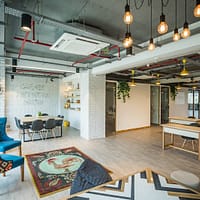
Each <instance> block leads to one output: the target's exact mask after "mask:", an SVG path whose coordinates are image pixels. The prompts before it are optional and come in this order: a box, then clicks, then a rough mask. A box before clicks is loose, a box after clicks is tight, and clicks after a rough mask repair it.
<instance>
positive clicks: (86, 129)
mask: <svg viewBox="0 0 200 200" xmlns="http://www.w3.org/2000/svg"><path fill="white" fill-rule="evenodd" d="M80 87H81V90H80V91H81V120H80V122H81V128H80V135H81V137H83V138H85V139H88V140H89V139H95V138H104V137H105V75H100V76H95V75H93V74H91V70H87V71H81V76H80Z"/></svg>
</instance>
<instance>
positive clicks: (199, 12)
mask: <svg viewBox="0 0 200 200" xmlns="http://www.w3.org/2000/svg"><path fill="white" fill-rule="evenodd" d="M194 16H195V17H200V0H196V7H195V8H194Z"/></svg>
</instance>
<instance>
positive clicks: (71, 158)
mask: <svg viewBox="0 0 200 200" xmlns="http://www.w3.org/2000/svg"><path fill="white" fill-rule="evenodd" d="M87 158H89V157H88V156H86V155H85V154H84V153H82V152H81V151H79V150H78V149H77V148H75V147H70V148H66V149H58V150H54V151H48V152H41V153H36V154H30V155H26V159H27V163H28V166H29V169H30V172H31V175H32V177H33V180H34V184H35V186H36V189H37V192H38V194H39V196H40V197H44V196H47V195H50V194H52V193H55V192H58V191H61V190H64V189H67V188H69V187H70V186H71V183H72V181H73V179H74V177H75V173H76V171H77V169H78V168H79V167H80V165H81V164H82V162H83V161H84V160H85V159H87Z"/></svg>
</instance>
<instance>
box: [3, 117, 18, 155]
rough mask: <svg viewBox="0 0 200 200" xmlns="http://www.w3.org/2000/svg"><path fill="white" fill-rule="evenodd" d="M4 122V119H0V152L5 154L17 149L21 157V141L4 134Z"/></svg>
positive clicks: (5, 119)
mask: <svg viewBox="0 0 200 200" xmlns="http://www.w3.org/2000/svg"><path fill="white" fill-rule="evenodd" d="M6 122H7V118H6V117H0V152H3V153H5V152H6V151H8V150H10V149H13V148H15V147H19V155H20V156H21V155H22V152H21V141H19V140H14V139H13V138H11V137H9V136H8V135H7V134H6Z"/></svg>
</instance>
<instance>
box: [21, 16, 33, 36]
mask: <svg viewBox="0 0 200 200" xmlns="http://www.w3.org/2000/svg"><path fill="white" fill-rule="evenodd" d="M21 30H23V31H25V32H30V31H31V16H30V15H28V14H22V19H21Z"/></svg>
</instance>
